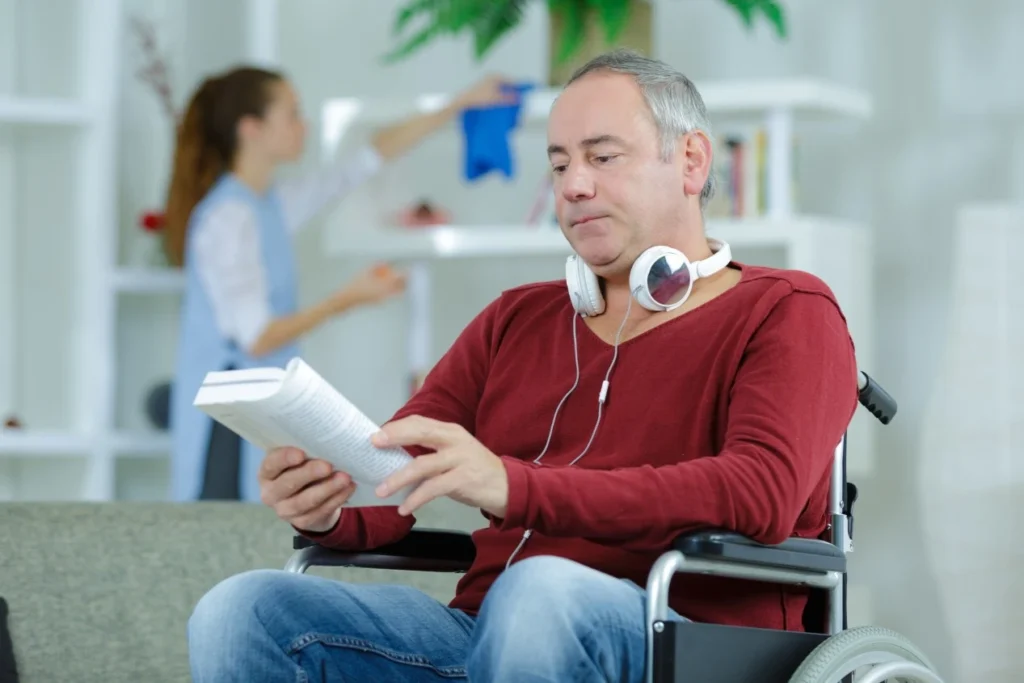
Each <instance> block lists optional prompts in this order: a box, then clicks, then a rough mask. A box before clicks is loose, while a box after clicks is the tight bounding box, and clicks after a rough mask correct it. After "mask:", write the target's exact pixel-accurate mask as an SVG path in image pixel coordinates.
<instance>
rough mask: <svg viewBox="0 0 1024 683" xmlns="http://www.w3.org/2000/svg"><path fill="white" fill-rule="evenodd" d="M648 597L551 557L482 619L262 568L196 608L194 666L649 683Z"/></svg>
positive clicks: (385, 676) (405, 677)
mask: <svg viewBox="0 0 1024 683" xmlns="http://www.w3.org/2000/svg"><path fill="white" fill-rule="evenodd" d="M645 599H646V598H645V592H644V590H643V589H641V588H640V587H639V586H637V585H636V584H634V583H631V582H629V581H625V580H622V579H617V578H614V577H612V576H609V575H608V574H604V573H601V572H599V571H597V570H595V569H591V568H590V567H586V566H584V565H582V564H579V563H577V562H573V561H571V560H567V559H564V558H560V557H551V556H538V557H530V558H527V559H524V560H521V561H519V562H516V563H515V564H513V565H512V566H511V567H510V568H509V569H508V570H507V571H505V572H502V574H501V575H500V576H499V577H498V579H497V580H496V581H495V583H494V585H493V586H491V588H490V590H489V591H488V593H487V597H486V599H485V600H484V603H483V605H482V607H481V609H480V614H479V615H478V616H477V617H475V618H474V617H472V616H469V615H467V614H466V613H465V612H462V611H461V610H457V609H452V608H450V607H448V606H446V605H444V604H442V603H440V602H438V601H437V600H435V599H434V598H432V597H430V596H428V595H426V594H425V593H423V592H422V591H420V590H418V589H416V588H413V587H411V586H401V585H370V584H351V583H344V582H342V581H335V580H332V579H328V578H325V577H322V576H314V575H310V574H306V575H303V574H296V573H291V572H284V571H278V570H272V569H261V570H253V571H249V572H246V573H244V574H238V575H236V576H233V577H231V578H228V579H226V580H224V581H222V582H220V583H219V584H217V585H216V586H214V587H213V588H212V589H211V590H210V592H208V593H207V594H206V595H205V596H203V598H202V599H201V600H200V601H199V603H198V604H197V605H196V608H195V611H194V612H193V613H192V617H191V618H190V619H189V622H188V652H189V664H190V667H191V671H192V680H193V681H195V683H213V682H214V681H217V682H218V683H220V682H221V681H295V680H300V681H311V682H312V681H318V682H320V683H328V682H333V681H338V682H341V681H406V682H407V683H428V682H430V683H438V681H442V680H444V681H465V680H467V679H468V680H471V681H489V682H490V683H519V682H520V681H560V682H563V683H572V682H573V681H580V682H584V681H585V682H586V683H590V682H592V681H628V682H629V683H641V681H643V679H644V662H645V659H646V625H645V620H644V613H645V611H646V604H645ZM669 616H670V618H671V619H673V620H677V621H680V620H682V617H680V616H679V615H678V614H676V613H675V612H672V611H671V610H670V611H669Z"/></svg>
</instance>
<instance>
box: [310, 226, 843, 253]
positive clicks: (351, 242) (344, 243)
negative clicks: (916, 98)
mask: <svg viewBox="0 0 1024 683" xmlns="http://www.w3.org/2000/svg"><path fill="white" fill-rule="evenodd" d="M852 229H857V226H856V225H854V224H852V223H848V222H845V221H841V220H836V219H833V218H822V217H816V216H798V217H794V218H792V219H785V220H774V219H770V218H750V219H711V220H709V221H708V224H707V231H708V235H709V236H711V237H717V238H719V239H723V240H725V241H726V242H729V243H730V244H731V245H732V246H733V247H739V248H742V247H747V248H763V247H782V248H787V247H790V246H792V245H793V244H796V243H799V242H801V241H805V240H807V239H808V238H809V237H811V236H812V235H814V234H815V233H818V232H823V231H832V232H835V231H838V230H852ZM325 239H326V245H327V251H328V253H331V254H334V255H336V256H339V257H348V256H355V257H370V258H388V259H396V260H401V259H425V258H426V259H449V258H484V257H498V256H545V255H554V256H558V255H568V254H569V253H570V246H569V243H568V241H567V240H566V239H565V237H564V236H563V235H562V232H561V231H560V230H558V229H557V228H550V227H539V226H532V225H495V226H457V225H446V226H437V227H432V228H378V229H376V230H360V231H358V232H353V231H351V230H347V229H341V228H339V229H337V230H333V231H332V230H328V231H327V234H326V238H325Z"/></svg>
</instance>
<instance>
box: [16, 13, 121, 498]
mask: <svg viewBox="0 0 1024 683" xmlns="http://www.w3.org/2000/svg"><path fill="white" fill-rule="evenodd" d="M63 5H64V6H62V7H61V18H62V20H63V21H66V22H67V24H66V27H70V26H72V25H73V29H70V28H69V32H70V33H71V35H69V36H68V37H69V38H70V40H67V41H65V40H64V38H63V37H59V38H55V39H54V40H53V41H47V42H48V44H50V48H52V47H53V45H54V44H65V45H68V46H69V48H70V49H69V51H68V52H66V53H65V57H66V63H64V64H63V65H62V66H60V67H53V68H54V69H59V70H61V71H63V72H66V73H67V74H70V75H71V76H70V80H71V81H72V83H73V85H72V86H71V87H70V88H69V89H70V90H71V92H70V93H60V94H54V95H40V94H38V93H37V92H34V91H29V90H27V89H24V88H19V87H18V85H17V81H18V80H19V79H18V78H16V76H17V74H19V73H20V74H21V75H22V76H23V77H24V74H26V73H33V74H34V73H37V72H40V73H42V72H45V71H46V70H47V68H49V67H50V66H51V64H50V63H52V64H57V62H58V61H59V60H60V50H59V49H58V50H54V49H47V50H45V51H39V50H37V49H35V45H34V44H33V43H31V40H30V38H27V37H26V36H27V35H31V32H30V31H28V30H26V26H22V25H21V24H20V22H21V21H22V20H24V21H25V22H27V23H28V25H30V26H31V27H32V28H34V29H38V28H39V27H44V26H46V25H47V22H49V21H50V20H51V19H52V17H50V18H47V17H46V16H43V15H42V14H39V12H41V11H42V10H41V9H40V6H39V5H38V4H37V3H30V2H27V1H26V0H12V1H11V2H6V3H4V6H3V13H4V14H5V16H4V17H3V18H2V20H0V24H4V25H5V28H6V29H8V32H9V34H8V33H5V34H4V36H3V38H2V39H0V42H3V43H4V45H5V48H9V49H7V50H5V52H4V55H3V60H0V61H2V62H4V64H3V67H2V68H0V71H2V72H3V73H0V133H2V134H3V135H4V136H5V140H6V141H8V142H10V144H11V149H16V150H17V152H18V153H16V154H15V155H14V156H13V157H12V158H13V163H14V168H13V169H11V168H8V169H7V170H8V172H7V173H3V174H0V182H3V183H4V184H5V186H4V187H3V188H2V191H3V192H7V193H9V196H10V202H9V204H10V205H9V206H8V207H5V208H6V209H7V210H5V211H4V212H3V214H0V221H4V222H6V224H5V225H0V234H4V235H5V237H4V238H3V244H2V245H0V246H3V247H4V248H5V249H3V251H5V252H6V253H7V256H6V257H5V259H4V263H3V265H4V266H5V267H6V270H7V274H8V275H9V279H7V280H6V282H5V284H6V285H7V293H6V295H5V296H0V298H5V297H6V298H7V299H8V300H7V301H6V302H4V306H5V307H10V308H13V309H14V310H15V312H17V315H13V316H10V317H8V318H7V320H13V321H14V324H13V325H10V326H9V329H8V333H7V334H6V335H4V340H3V343H0V354H7V355H8V358H5V359H0V362H3V363H4V364H5V370H8V371H7V372H5V373H3V374H2V375H0V382H3V381H5V380H6V382H7V383H8V386H7V387H6V388H5V389H2V390H0V395H3V398H5V399H6V400H7V402H8V403H12V402H13V403H15V404H17V403H18V402H19V400H20V399H23V398H25V394H26V385H27V384H32V383H35V382H36V381H37V380H36V379H35V378H33V381H32V382H27V381H26V380H25V379H24V378H23V377H22V378H21V379H20V381H16V379H17V375H18V374H19V373H15V372H14V369H15V368H16V367H18V366H22V365H26V364H28V365H29V367H31V368H32V369H35V368H36V367H38V366H39V365H40V364H41V361H40V356H41V355H42V356H45V353H46V351H48V350H49V349H50V348H52V347H53V346H54V342H53V339H52V338H48V337H43V338H39V339H38V345H39V346H40V347H41V348H42V349H43V350H42V351H41V350H39V349H34V348H33V349H29V348H26V346H28V345H29V342H26V337H25V336H23V335H29V336H33V335H34V334H35V333H36V331H37V330H40V329H46V330H47V331H50V332H53V333H54V334H56V335H59V336H61V340H62V341H63V340H64V339H66V340H68V343H67V348H66V349H62V350H65V351H66V355H68V356H69V357H68V358H56V359H54V360H53V365H54V366H55V367H57V368H61V367H66V368H67V369H68V373H67V374H66V375H62V376H60V377H59V379H56V380H54V378H53V377H46V378H41V379H39V380H38V382H39V383H40V384H42V385H43V387H44V388H45V389H46V391H48V392H49V393H50V394H52V398H50V397H49V396H48V397H47V401H50V402H52V403H53V404H54V405H55V406H58V407H57V408H55V409H54V410H53V411H45V412H48V413H50V412H52V413H53V415H49V414H47V415H40V414H39V411H37V414H36V415H35V416H36V417H40V416H41V417H43V418H44V419H42V420H38V419H37V420H32V419H29V420H28V422H29V424H28V425H27V426H26V428H25V429H21V430H8V431H0V468H2V467H15V468H16V467H25V466H30V465H31V463H32V462H35V461H38V460H40V459H44V460H45V459H47V458H48V456H54V457H68V456H75V457H81V456H86V457H87V460H86V461H85V463H84V468H82V473H83V476H82V477H81V478H80V480H79V481H78V483H79V484H80V489H79V491H78V492H77V495H76V497H79V498H82V499H86V500H105V499H108V498H110V496H111V492H112V477H111V465H112V457H113V451H112V446H111V440H110V438H109V433H108V425H110V424H111V422H110V412H111V411H110V406H111V403H112V399H111V396H110V391H111V383H110V381H109V380H110V377H111V376H112V367H111V363H110V358H109V356H108V354H107V353H106V352H105V351H106V349H108V348H109V346H110V333H109V331H110V329H111V320H112V307H111V305H110V299H109V297H108V296H106V295H107V291H108V290H107V275H108V273H109V272H110V270H111V268H112V267H113V254H114V248H113V245H114V239H115V234H116V233H115V230H114V228H113V226H114V225H115V220H116V210H115V207H116V190H117V188H116V183H117V179H116V174H115V169H116V164H115V151H116V150H115V147H116V130H117V81H118V68H119V57H120V55H119V49H120V37H121V2H120V0H65V2H64V3H63ZM51 23H52V22H51ZM51 43H52V44H51ZM23 59H24V61H25V62H26V63H21V62H22V60H23ZM39 60H46V62H47V64H44V65H40V64H38V63H37V62H39ZM27 62H33V63H27ZM37 67H39V68H37ZM42 80H45V79H42ZM31 87H45V86H39V85H38V83H35V82H33V83H32V84H31ZM34 145H39V149H40V151H39V153H36V152H35V149H34V147H33V146H34ZM55 155H59V156H63V155H67V156H68V157H69V158H70V159H71V160H72V161H71V162H70V163H69V164H67V167H66V168H64V169H61V170H62V171H65V172H66V173H67V175H68V177H69V178H70V182H71V184H72V189H71V193H70V197H65V196H60V197H59V198H55V201H51V200H48V199H47V198H46V197H47V195H46V190H47V189H49V188H45V187H35V186H33V185H32V183H34V182H35V178H36V177H38V176H37V173H36V169H37V168H38V166H39V165H40V164H44V163H46V162H47V161H48V160H49V158H50V157H51V156H55ZM22 162H24V163H25V164H27V170H26V171H24V173H23V172H22V169H19V168H18V165H19V164H20V163H22ZM5 165H7V166H8V167H10V166H11V158H8V159H6V160H5ZM26 176H27V177H28V178H29V179H25V177H26ZM55 182H56V181H55ZM16 183H17V184H16ZM22 183H28V185H27V186H26V185H23V184H22ZM58 187H59V185H58ZM69 199H70V201H69ZM51 205H53V206H51ZM58 205H59V207H60V208H54V207H55V206H58ZM61 209H63V210H65V211H67V213H66V214H61V215H60V217H61V219H63V224H61V225H57V226H53V225H45V226H44V225H43V224H41V219H40V218H39V216H47V215H52V212H54V211H60V210H61ZM41 229H44V230H45V237H44V238H39V237H37V236H36V234H37V231H39V230H41ZM57 230H64V231H65V232H64V233H62V234H59V235H58V234H57V233H56V231H57ZM51 232H53V238H52V249H53V251H54V254H55V256H54V258H55V264H52V265H51V264H47V265H49V266H50V267H51V268H53V269H55V270H54V271H53V272H47V273H41V272H38V271H37V270H36V269H39V270H42V268H43V267H42V266H41V265H40V264H39V263H38V262H35V261H34V260H33V261H32V262H29V263H25V262H22V260H21V259H22V257H23V256H24V255H23V254H20V253H19V249H20V247H19V246H18V243H19V241H20V240H23V239H24V240H26V243H28V244H30V245H31V247H30V248H31V249H35V248H37V247H38V244H39V243H38V240H40V239H50V233H51ZM30 238H31V240H34V241H30ZM65 243H66V244H70V245H73V247H72V248H71V249H66V248H62V245H63V244H65ZM48 246H49V245H48ZM15 254H17V256H15ZM35 255H36V252H33V256H35ZM64 258H66V259H67V265H68V269H67V270H63V265H64V260H63V259H64ZM37 287H46V288H48V290H47V291H45V292H39V291H37V289H36V288H37ZM2 288H3V287H2V286H0V289H2ZM61 288H65V289H66V290H67V292H66V294H65V292H62V291H59V290H60V289H61ZM30 293H31V294H32V295H34V296H37V295H41V296H42V297H43V300H45V301H46V302H47V303H49V302H50V301H51V300H52V301H54V302H59V304H58V305H59V306H60V308H61V309H63V310H42V308H45V304H44V305H43V307H42V308H40V310H31V309H29V308H28V306H27V305H26V300H25V299H24V297H25V296H26V295H28V294H30ZM34 305H35V306H39V304H38V303H36V302H34ZM26 322H27V323H28V325H27V328H26V329H28V330H30V331H29V332H25V330H21V329H18V326H19V325H24V324H25V323H26ZM55 325H60V326H61V329H60V331H55V330H54V327H53V326H55ZM36 344H37V340H36V339H35V338H32V339H31V345H33V346H35V345H36ZM45 364H46V362H45V359H44V360H43V361H42V365H44V366H45ZM8 365H9V366H10V367H9V368H8V367H7V366H8ZM15 384H17V385H19V386H14V385H15ZM51 384H52V386H50V385H51ZM12 387H13V388H12ZM19 389H20V391H19ZM28 389H31V390H32V391H33V392H34V393H33V398H32V400H31V401H30V402H31V403H32V404H33V406H39V405H41V404H42V402H40V401H39V399H38V397H39V395H40V393H39V389H38V388H37V387H34V386H33V387H28ZM61 407H65V408H67V409H66V410H63V411H62V410H60V408H61ZM61 412H64V413H66V415H65V417H64V418H63V419H62V420H61V421H62V422H63V424H61V425H60V426H58V427H50V426H41V427H38V426H37V427H34V426H33V422H40V421H42V422H45V421H46V418H49V419H50V420H51V421H55V420H57V419H58V418H57V417H54V416H55V415H58V414H59V413H61ZM6 471H7V472H11V471H12V470H11V469H8V470H6ZM0 472H2V471H0ZM0 478H3V477H2V476H0ZM0 488H5V487H0ZM8 494H9V495H10V497H17V496H18V495H19V492H18V491H16V490H14V491H9V490H5V492H4V493H2V494H0V495H4V496H5V497H6V496H7V495H8Z"/></svg>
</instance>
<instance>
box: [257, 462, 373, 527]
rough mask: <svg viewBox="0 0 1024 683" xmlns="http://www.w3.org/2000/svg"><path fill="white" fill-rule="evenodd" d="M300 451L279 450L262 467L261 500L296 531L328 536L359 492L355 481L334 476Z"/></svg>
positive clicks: (324, 464)
mask: <svg viewBox="0 0 1024 683" xmlns="http://www.w3.org/2000/svg"><path fill="white" fill-rule="evenodd" d="M333 470H334V468H333V467H332V466H331V464H330V463H329V462H327V461H326V460H315V459H311V458H309V457H307V456H306V454H305V453H303V452H302V451H300V450H299V449H297V448H275V449H273V450H271V451H269V452H268V453H267V454H266V456H265V457H264V458H263V464H262V465H260V472H259V482H260V498H261V499H262V500H263V502H264V503H265V504H266V505H268V506H270V507H272V508H274V512H276V513H277V516H278V517H280V518H281V519H283V520H284V521H286V522H288V523H289V524H291V525H292V526H294V527H295V528H296V529H300V530H302V531H309V532H312V533H318V534H319V533H325V532H327V531H330V530H331V529H333V528H334V526H335V525H336V524H337V523H338V518H339V517H340V516H341V506H342V505H343V504H344V503H345V501H346V500H348V499H349V496H351V495H352V493H353V491H355V484H354V483H353V482H352V479H351V477H349V476H348V475H347V474H345V473H343V472H334V471H333Z"/></svg>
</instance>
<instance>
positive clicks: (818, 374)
mask: <svg viewBox="0 0 1024 683" xmlns="http://www.w3.org/2000/svg"><path fill="white" fill-rule="evenodd" d="M548 136H549V146H548V156H549V158H550V163H551V169H552V174H553V179H554V191H555V199H556V207H557V214H558V219H559V223H560V225H561V229H562V231H563V233H564V234H565V236H566V238H567V239H568V240H569V242H570V244H571V246H572V247H573V250H574V255H573V256H572V257H570V258H569V260H568V262H567V265H566V280H565V281H557V282H544V283H539V284H532V285H526V286H522V287H518V288H515V289H512V290H510V291H506V292H504V293H503V294H502V295H501V296H500V297H499V298H498V299H497V300H495V301H494V302H492V303H491V304H490V305H489V306H488V307H487V308H486V309H485V310H484V311H482V312H481V313H480V314H479V315H478V316H477V317H476V318H475V319H474V320H473V321H472V322H471V324H470V325H469V326H468V327H467V328H466V330H465V331H464V332H463V333H462V334H461V335H460V336H459V338H458V339H457V340H456V342H455V343H454V344H453V346H452V347H451V349H450V350H449V351H448V352H447V353H446V354H445V355H444V357H443V358H442V359H441V360H440V361H439V363H438V364H437V366H436V367H435V368H434V370H433V371H432V372H431V374H430V375H429V376H428V377H427V379H426V381H425V383H424V386H423V387H422V389H420V390H419V391H418V392H417V393H416V394H415V395H414V396H413V397H412V398H411V399H410V400H409V402H408V403H407V404H406V405H405V406H404V407H403V408H402V409H401V410H400V411H399V412H398V413H397V414H396V415H395V416H394V418H393V419H392V420H391V421H390V422H389V423H388V424H386V425H384V427H383V428H382V430H381V432H380V433H379V434H378V435H377V436H376V437H375V443H376V444H377V445H379V446H385V445H387V446H402V447H405V448H406V449H407V450H408V451H409V452H410V453H412V454H413V455H415V456H417V457H416V458H414V460H413V462H412V463H411V464H410V465H408V466H407V467H406V469H404V470H403V471H401V472H399V473H397V474H396V475H394V476H393V477H392V478H391V480H389V481H388V482H386V484H385V485H384V486H382V487H381V489H380V490H378V494H380V495H382V496H385V495H388V493H389V492H394V491H397V490H400V489H402V488H403V487H406V486H409V485H418V486H417V487H416V488H415V489H414V491H413V493H411V494H410V495H409V496H408V498H407V499H406V500H405V502H404V504H403V505H402V506H401V507H398V508H395V507H373V508H342V505H343V503H344V502H345V501H346V499H347V498H348V496H349V495H351V492H352V490H353V485H352V484H351V482H350V480H349V479H348V477H347V476H346V475H345V474H344V473H340V472H332V471H331V467H330V466H329V465H328V464H327V463H326V462H323V461H318V460H314V459H310V458H307V457H306V456H305V454H303V453H301V452H299V451H297V450H294V449H279V450H275V451H272V452H270V453H268V454H267V457H266V459H265V462H264V464H263V468H262V472H261V475H260V476H261V488H262V494H263V500H264V502H265V503H266V504H267V505H270V506H272V507H273V508H274V509H275V510H276V511H277V513H278V515H279V516H280V517H281V518H283V519H284V520H286V521H288V522H289V523H290V524H292V525H293V526H294V528H295V529H296V530H297V531H298V533H300V534H301V535H302V536H304V537H305V538H306V539H309V540H310V541H313V542H315V543H316V544H317V546H319V547H321V548H330V549H337V550H340V551H347V552H350V553H358V552H363V551H368V550H371V549H380V548H384V547H390V546H391V545H392V544H395V543H399V542H401V541H402V539H405V538H407V537H408V535H409V534H410V531H411V529H412V527H413V524H414V514H415V512H416V510H417V509H418V508H419V507H420V506H422V505H423V504H425V503H427V502H428V501H430V500H432V499H434V498H437V497H440V496H448V497H450V498H452V499H454V500H457V501H460V502H462V503H464V504H466V505H470V506H473V507H476V508H479V509H480V511H481V513H482V514H483V516H484V517H485V518H486V519H487V521H488V525H487V526H486V528H483V529H481V530H479V531H477V532H475V533H474V534H473V536H472V545H473V548H472V550H471V553H470V555H471V560H472V561H471V564H470V565H469V566H468V571H467V573H466V574H465V576H464V577H463V578H462V579H461V581H460V583H459V585H458V589H457V592H456V595H455V597H454V599H453V600H452V601H451V603H450V604H448V605H445V604H442V603H440V602H437V601H436V600H434V599H433V598H431V597H428V596H427V595H426V594H424V593H422V592H420V591H418V590H416V589H413V588H409V587H401V586H393V585H358V584H348V583H344V582H340V581H333V580H328V579H324V578H321V577H314V576H306V575H303V574H301V573H295V572H280V571H267V570H263V571H253V572H249V573H245V574H242V575H239V576H235V577H232V578H230V579H227V580H226V581H224V582H222V583H220V584H219V585H217V586H216V587H214V588H213V589H212V590H211V591H210V592H209V593H208V594H207V595H206V596H204V597H203V599H202V600H201V601H200V602H199V604H198V605H197V607H196V609H195V613H194V615H193V616H192V619H191V620H190V623H189V631H188V635H189V648H190V659H191V666H192V672H193V676H194V679H195V680H196V681H197V682H198V683H205V682H206V681H217V682H223V681H257V680H258V681H270V680H298V681H346V682H347V681H416V682H419V681H440V680H466V679H468V680H472V681H492V682H494V681H514V682H517V683H519V682H528V681H559V682H567V681H641V680H644V678H645V676H650V675H651V671H650V668H649V663H648V660H649V659H650V650H649V648H650V646H651V637H650V631H649V628H648V617H649V616H650V615H649V614H648V611H649V610H648V607H647V603H648V600H649V599H650V598H651V596H650V595H649V594H648V591H647V589H646V588H645V585H646V584H647V582H648V578H649V575H650V573H651V571H652V565H655V563H656V562H657V561H658V559H659V557H662V556H663V554H664V553H665V552H666V551H668V550H671V549H672V548H673V547H674V543H675V542H676V540H677V539H678V538H679V537H680V535H681V534H685V533H687V532H693V531H699V530H708V529H712V530H716V529H717V530H728V531H730V532H735V533H737V534H740V535H742V536H743V537H746V539H748V542H749V543H750V544H751V545H757V544H762V545H763V544H767V545H773V544H779V543H782V542H783V541H786V540H787V539H791V538H793V537H798V538H800V539H818V538H820V537H823V536H824V534H826V532H827V529H828V528H829V524H830V513H831V510H830V482H831V481H832V479H833V455H834V453H835V452H836V444H839V443H841V441H842V439H843V435H844V433H845V430H846V428H847V425H848V423H849V421H850V420H851V417H852V415H853V412H854V410H855V408H856V404H857V400H858V372H857V367H856V362H855V358H854V348H853V344H852V342H851V339H850V336H849V333H848V331H847V326H846V322H845V319H844V317H843V314H842V312H841V311H840V308H839V306H838V304H837V302H836V300H835V297H834V296H833V294H832V292H831V291H830V290H829V288H828V287H827V286H826V285H825V284H824V283H823V282H821V281H820V280H819V279H817V278H816V277H814V276H812V275H809V274H807V273H803V272H795V271H786V270H777V269H772V268H766V267H753V266H749V265H744V264H741V263H738V262H736V261H734V260H733V259H732V256H731V253H730V250H729V247H728V245H727V244H725V243H722V242H719V241H716V240H712V239H709V238H708V237H707V236H706V235H705V231H704V221H703V209H704V207H705V205H706V203H707V201H708V200H709V198H710V197H711V195H712V192H713V182H712V177H711V163H712V143H711V137H710V127H709V125H708V121H707V117H706V113H705V109H704V105H703V102H702V100H701V97H700V94H699V93H698V92H697V90H696V89H695V87H694V86H693V84H692V83H691V82H690V81H689V80H688V79H687V78H686V77H684V76H683V75H682V74H680V73H678V72H676V71H675V70H673V69H672V68H671V67H669V66H667V65H666V64H663V63H661V62H658V61H654V60H650V59H646V58H644V57H640V56H637V55H635V54H631V53H628V52H614V53H610V54H608V55H605V56H602V57H599V58H597V59H595V60H593V61H592V62H591V63H589V64H588V65H586V66H585V67H583V68H581V69H580V70H579V71H578V72H577V73H576V74H575V75H574V77H573V79H572V80H571V81H570V83H569V84H568V85H567V86H566V87H565V89H564V91H563V92H562V93H561V95H560V96H559V98H558V100H557V101H556V103H555V104H554V108H553V110H552V112H551V116H550V121H549V128H548ZM829 547H831V548H833V549H835V550H836V553H835V555H836V556H838V558H839V559H842V551H841V549H837V548H836V547H835V546H831V545H829ZM833 559H835V557H833ZM844 567H845V565H844ZM833 574H835V572H833ZM812 585H813V584H812ZM810 591H811V589H810V588H808V587H807V585H803V586H800V585H786V584H779V583H773V582H770V581H768V580H743V579H738V578H725V577H721V576H711V575H702V574H699V573H698V574H681V575H680V576H679V577H678V578H677V579H676V580H675V581H674V582H673V583H672V585H671V590H670V591H669V594H668V599H667V604H668V607H669V609H668V610H667V612H666V614H665V617H666V620H667V621H669V622H672V623H673V624H675V623H679V624H684V623H687V622H698V623H703V624H716V625H726V626H736V627H745V628H753V629H770V630H772V631H779V632H801V631H803V630H804V628H805V627H804V624H803V621H802V620H803V616H804V613H805V607H806V605H807V603H808V598H809V595H810ZM660 623H661V622H659V624H660ZM693 680H698V679H697V678H694V679H693ZM699 680H701V681H702V683H706V679H703V678H702V679H699ZM766 680H767V679H766ZM772 680H774V679H772ZM808 680H810V679H808ZM879 680H881V679H879ZM936 680H937V679H936Z"/></svg>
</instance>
